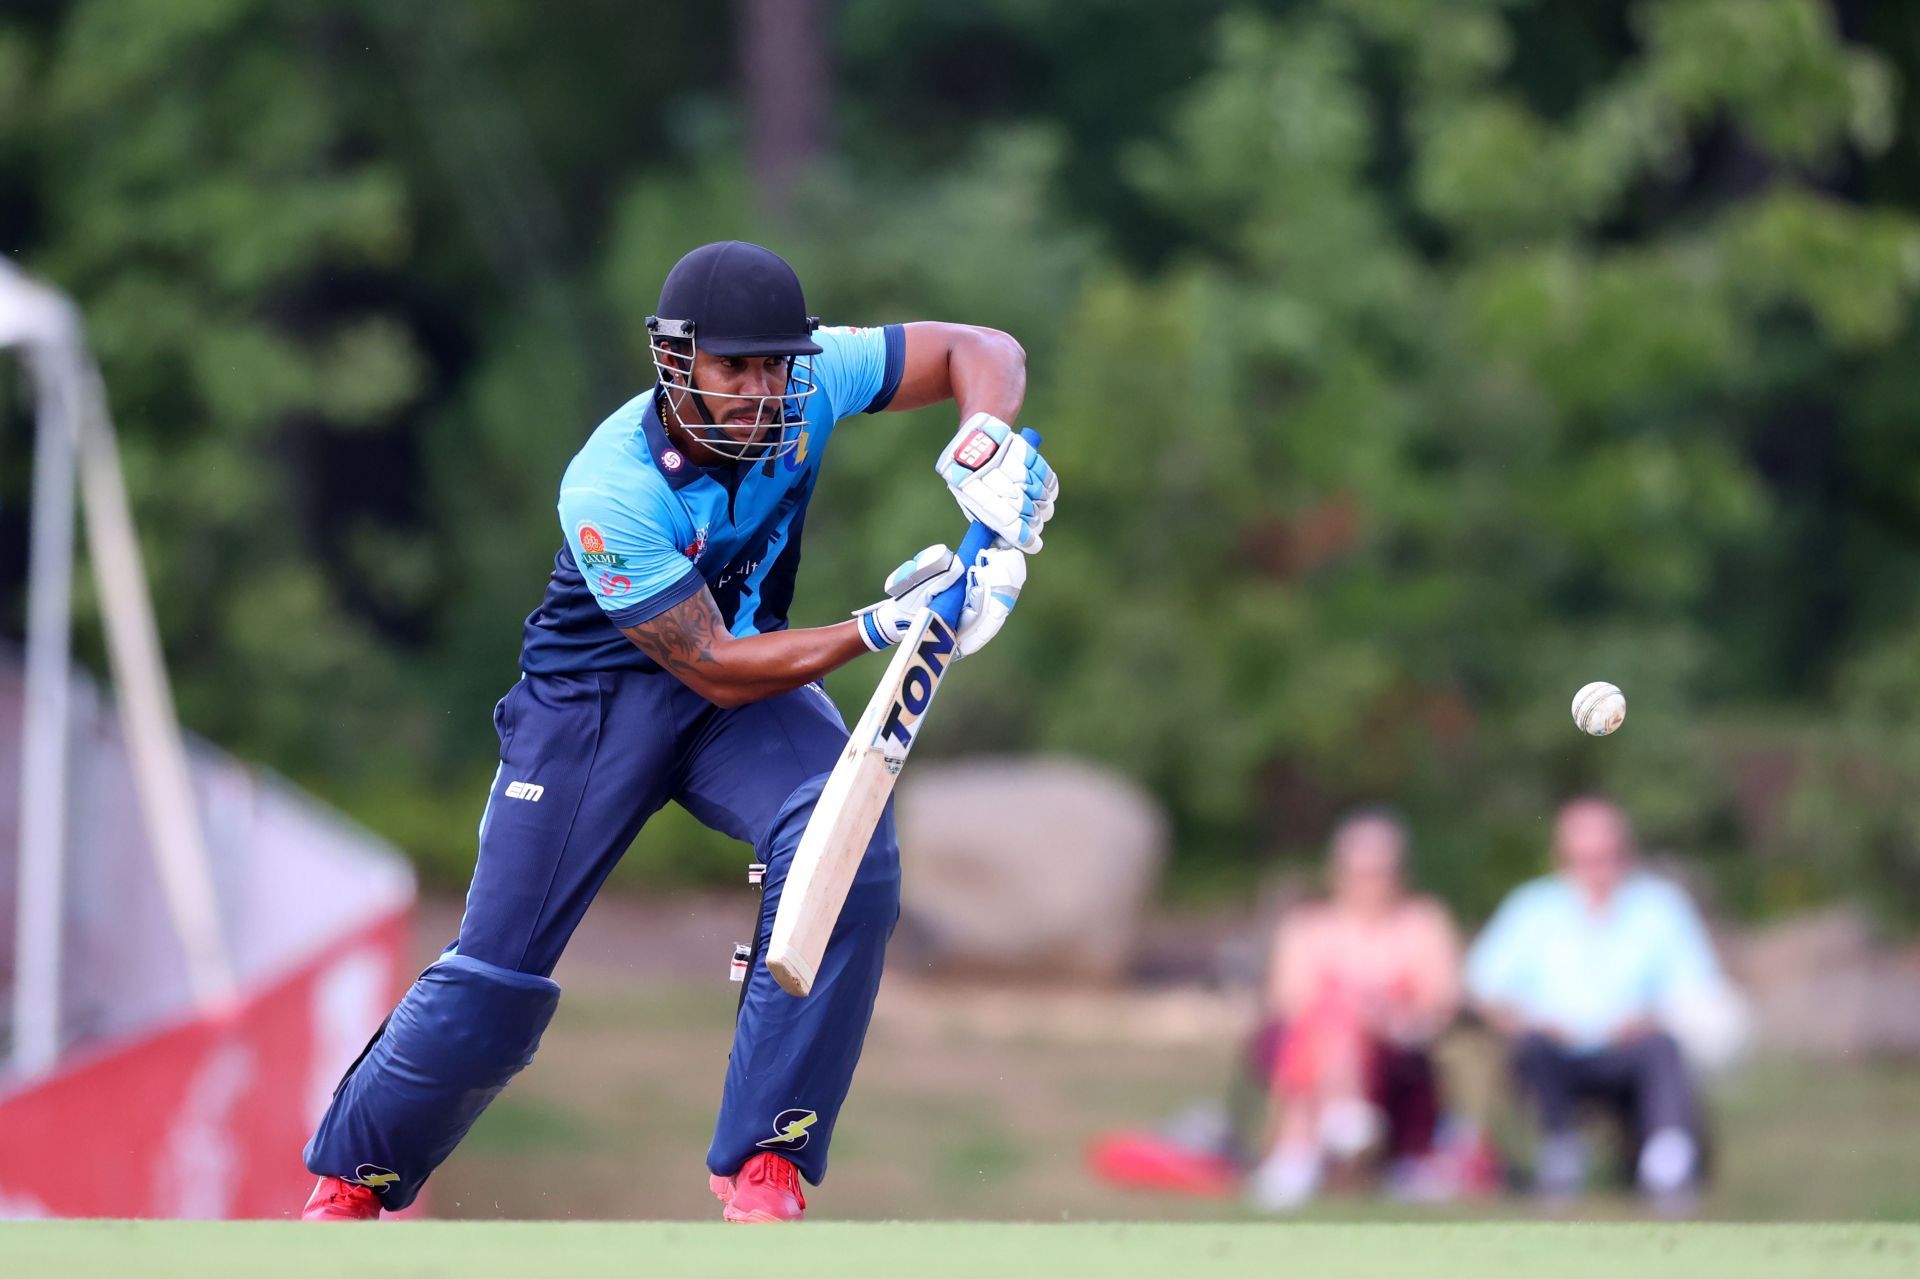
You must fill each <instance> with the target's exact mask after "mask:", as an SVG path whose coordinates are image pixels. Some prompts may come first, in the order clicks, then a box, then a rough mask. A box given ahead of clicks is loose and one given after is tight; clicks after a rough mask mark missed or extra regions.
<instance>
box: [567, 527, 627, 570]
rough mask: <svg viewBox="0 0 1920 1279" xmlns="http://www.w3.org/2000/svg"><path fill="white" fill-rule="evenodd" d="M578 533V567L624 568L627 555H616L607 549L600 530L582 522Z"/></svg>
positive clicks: (605, 540)
mask: <svg viewBox="0 0 1920 1279" xmlns="http://www.w3.org/2000/svg"><path fill="white" fill-rule="evenodd" d="M579 535H580V567H581V568H583V569H588V568H625V567H627V557H626V556H624V555H616V554H614V553H613V552H612V551H609V550H608V549H607V539H606V538H604V537H602V536H601V535H600V530H599V529H597V528H595V527H594V526H593V525H591V524H582V525H581V526H580V529H579Z"/></svg>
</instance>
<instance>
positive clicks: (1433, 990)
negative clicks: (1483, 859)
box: [1250, 810, 1460, 1209]
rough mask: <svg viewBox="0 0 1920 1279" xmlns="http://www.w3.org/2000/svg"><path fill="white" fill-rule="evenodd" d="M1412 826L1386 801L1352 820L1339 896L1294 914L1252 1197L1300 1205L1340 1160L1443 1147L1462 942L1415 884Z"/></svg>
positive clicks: (1279, 962)
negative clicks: (1443, 1088) (1268, 1124)
mask: <svg viewBox="0 0 1920 1279" xmlns="http://www.w3.org/2000/svg"><path fill="white" fill-rule="evenodd" d="M1406 852H1407V833H1406V828H1405V826H1404V825H1403V824H1402V823H1401V822H1400V820H1399V819H1398V818H1397V817H1395V816H1393V815H1392V814H1390V813H1388V812H1385V811H1383V810H1366V811H1362V812H1360V813H1358V814H1356V815H1354V816H1352V817H1349V818H1347V819H1346V820H1345V821H1343V822H1341V824H1340V825H1339V827H1338V828H1337V829H1336V830H1335V831H1334V834H1333V838H1332V841H1331V847H1330V850H1329V856H1328V868H1329V879H1330V888H1331V893H1330V895H1329V897H1328V898H1327V899H1326V900H1325V901H1322V902H1316V903H1313V904H1311V905H1307V906H1303V907H1300V908H1299V909H1297V910H1295V911H1293V912H1291V913H1289V914H1288V915H1287V917H1286V918H1285V919H1284V920H1282V922H1281V925H1280V928H1279V931H1278V933H1277V934H1276V936H1275V940H1274V956H1273V966H1272V976H1271V978H1270V980H1269V985H1268V996H1267V998H1268V1013H1269V1015H1270V1017H1272V1018H1273V1019H1274V1023H1275V1025H1274V1028H1273V1030H1272V1032H1271V1038H1270V1041H1269V1042H1270V1043H1271V1044H1272V1046H1273V1051H1272V1052H1271V1054H1270V1075H1269V1078H1270V1089H1271V1096H1272V1101H1273V1111H1274V1118H1273V1125H1272V1133H1271V1146H1270V1148H1269V1151H1268V1153H1267V1155H1266V1158H1265V1159H1264V1160H1263V1161H1262V1162H1261V1164H1260V1166H1259V1167H1258V1169H1256V1171H1255V1173H1254V1176H1253V1179H1252V1182H1251V1186H1250V1189H1251V1194H1252V1198H1253V1200H1254V1202H1255V1203H1257V1204H1259V1205H1260V1206H1262V1207H1266V1208H1269V1209H1285V1208H1291V1207H1296V1206H1298V1205H1300V1204H1302V1203H1305V1202H1306V1201H1307V1200H1309V1199H1311V1198H1312V1197H1313V1195H1314V1193H1315V1192H1316V1191H1317V1190H1318V1189H1319V1186H1320V1182H1321V1180H1322V1177H1323V1176H1324V1173H1325V1170H1326V1168H1327V1165H1328V1164H1329V1163H1330V1162H1332V1161H1335V1160H1346V1159H1353V1158H1356V1157H1358V1156H1360V1155H1361V1154H1363V1153H1366V1152H1368V1151H1370V1150H1374V1149H1376V1148H1378V1149H1379V1150H1380V1152H1381V1153H1382V1154H1383V1155H1384V1156H1385V1158H1386V1160H1387V1161H1388V1171H1389V1175H1390V1176H1405V1175H1407V1174H1409V1173H1411V1172H1412V1171H1413V1170H1415V1169H1417V1168H1418V1166H1419V1164H1420V1162H1421V1161H1422V1160H1423V1159H1425V1158H1426V1157H1427V1156H1429V1155H1430V1154H1431V1152H1432V1148H1433V1136H1434V1126H1435V1122H1436V1119H1437V1117H1438V1111H1439V1096H1438V1088H1437V1085H1436V1083H1435V1079H1434V1069H1433V1062H1432V1059H1431V1057H1430V1055H1429V1051H1428V1050H1429V1048H1430V1046H1431V1045H1432V1043H1433V1041H1434V1039H1435V1038H1436V1037H1437V1036H1438V1035H1439V1034H1440V1032H1441V1031H1442V1030H1444V1029H1445V1028H1446V1027H1447V1025H1448V1024H1449V1023H1450V1022H1451V1021H1452V1020H1453V1017H1454V1014H1455V1013H1456V1012H1457V1011H1458V1008H1459V1004H1460V979H1459V969H1460V947H1459V941H1458V937H1457V934H1456V932H1455V930H1454V926H1453V921H1452V919H1451V918H1450V916H1449V915H1448V913H1447V910H1446V908H1445V907H1444V906H1442V905H1441V904H1440V903H1439V902H1438V901H1436V900H1434V899H1433V898H1430V897H1424V896H1418V895H1415V894H1413V893H1410V892H1409V891H1408V889H1407V886H1406V882H1405V866H1404V863H1405V860H1406Z"/></svg>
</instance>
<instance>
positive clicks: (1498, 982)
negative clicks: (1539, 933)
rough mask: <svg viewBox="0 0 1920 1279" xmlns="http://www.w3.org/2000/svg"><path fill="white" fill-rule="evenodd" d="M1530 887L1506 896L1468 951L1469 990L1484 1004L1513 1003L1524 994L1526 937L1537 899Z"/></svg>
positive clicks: (1517, 889)
mask: <svg viewBox="0 0 1920 1279" xmlns="http://www.w3.org/2000/svg"><path fill="white" fill-rule="evenodd" d="M1530 887H1531V886H1525V885H1523V886H1522V887H1520V888H1516V889H1514V890H1513V891H1512V892H1511V893H1508V894H1507V899H1506V900H1505V901H1503V902H1501V903H1500V909H1499V910H1497V911H1495V912H1494V913H1493V918H1492V919H1490V920H1488V921H1487V926H1486V927H1485V928H1483V929H1481V930H1480V936H1479V937H1477V938H1475V939H1474V943H1473V946H1472V947H1471V948H1470V949H1469V950H1468V951H1467V963H1466V985H1467V991H1468V993H1469V994H1471V995H1472V996H1473V997H1474V998H1475V999H1477V1000H1480V1001H1481V1002H1483V1003H1489V1004H1508V1003H1514V1002H1516V1001H1518V1000H1519V999H1520V998H1521V996H1522V995H1523V994H1524V993H1525V983H1526V974H1527V972H1528V967H1529V964H1528V961H1529V953H1528V952H1529V950H1530V947H1529V946H1528V945H1527V934H1528V933H1530V932H1531V931H1532V922H1533V916H1534V910H1533V908H1532V903H1533V902H1534V901H1535V900H1537V894H1535V893H1533V892H1532V891H1530Z"/></svg>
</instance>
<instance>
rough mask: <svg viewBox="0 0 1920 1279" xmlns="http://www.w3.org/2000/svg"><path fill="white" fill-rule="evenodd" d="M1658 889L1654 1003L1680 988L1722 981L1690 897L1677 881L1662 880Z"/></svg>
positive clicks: (1683, 989)
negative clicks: (1659, 946)
mask: <svg viewBox="0 0 1920 1279" xmlns="http://www.w3.org/2000/svg"><path fill="white" fill-rule="evenodd" d="M1660 891H1661V897H1662V899H1663V901H1662V905H1663V907H1664V912H1663V913H1664V915H1665V920H1664V923H1663V927H1662V930H1661V931H1662V936H1663V939H1664V945H1663V946H1662V950H1661V956H1660V963H1659V964H1658V966H1657V968H1656V971H1655V973H1654V984H1655V985H1656V986H1657V987H1658V989H1656V990H1655V991H1654V992H1653V998H1654V1000H1655V1001H1656V1002H1657V1001H1659V1000H1662V999H1665V998H1668V997H1671V996H1672V995H1674V994H1676V993H1678V992H1681V991H1687V990H1698V989H1701V988H1703V987H1707V986H1716V985H1718V984H1719V983H1720V982H1721V980H1722V978H1721V975H1720V961H1719V960H1718V959H1717V958H1716V957H1715V956H1714V953H1713V939H1712V938H1711V937H1709V936H1708V935H1707V926H1706V924H1705V922H1704V921H1702V920H1701V918H1700V912H1699V911H1698V910H1696V909H1694V905H1693V901H1692V899H1690V898H1689V897H1688V896H1687V894H1686V891H1685V890H1684V889H1682V888H1680V887H1679V886H1678V885H1677V884H1667V883H1663V884H1661V885H1660Z"/></svg>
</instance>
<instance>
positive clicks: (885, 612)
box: [853, 542, 986, 653]
mask: <svg viewBox="0 0 1920 1279" xmlns="http://www.w3.org/2000/svg"><path fill="white" fill-rule="evenodd" d="M964 571H965V570H964V566H963V565H962V564H961V563H960V558H959V556H957V555H955V554H954V553H953V552H952V551H950V550H948V549H947V546H946V544H945V543H944V542H942V543H938V544H936V545H933V546H929V547H928V548H927V549H926V550H924V551H922V552H920V553H919V554H918V555H916V556H914V557H913V558H912V559H910V560H908V561H907V562H906V563H904V564H902V565H901V566H900V567H899V568H896V569H895V570H893V572H892V573H889V574H888V575H887V588H886V589H887V598H885V599H883V600H881V601H879V602H878V603H876V604H869V605H867V606H866V607H865V608H863V609H860V610H859V611H858V612H856V613H855V614H854V615H853V616H854V618H855V619H856V620H857V621H858V622H859V623H860V638H861V640H862V641H864V642H865V644H866V646H867V648H868V649H869V650H870V651H871V652H875V653H877V652H879V651H880V650H881V649H883V648H887V647H889V646H891V645H894V644H898V643H899V642H900V641H901V640H902V639H903V638H905V636H906V633H907V630H908V628H910V627H911V626H912V625H913V619H914V618H916V617H918V616H919V615H920V610H922V609H924V608H926V607H927V606H928V605H930V604H932V603H933V597H934V596H936V595H938V594H939V593H940V592H941V591H944V590H946V589H947V588H948V587H949V586H952V585H953V584H954V583H955V582H957V581H959V580H960V575H961V573H962V572H964ZM981 642H982V643H985V642H986V641H985V640H982V641H981Z"/></svg>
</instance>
